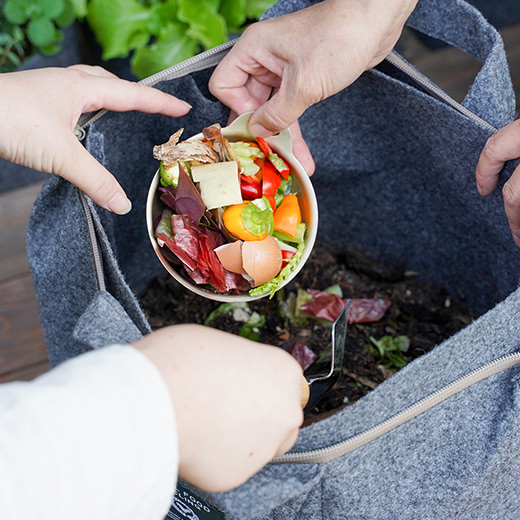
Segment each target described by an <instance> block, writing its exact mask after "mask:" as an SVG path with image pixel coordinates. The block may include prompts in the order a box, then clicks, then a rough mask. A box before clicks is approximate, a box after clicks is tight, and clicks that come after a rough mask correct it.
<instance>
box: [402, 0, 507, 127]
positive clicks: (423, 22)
mask: <svg viewBox="0 0 520 520" xmlns="http://www.w3.org/2000/svg"><path fill="white" fill-rule="evenodd" d="M407 25H408V26H409V27H411V28H413V29H415V30H417V31H419V32H421V33H424V34H426V35H428V36H431V37H432V38H436V39H438V40H441V41H443V42H445V43H447V44H449V45H452V46H454V47H457V48H458V49H460V50H462V51H465V52H467V53H468V54H470V55H472V56H473V57H475V58H476V59H477V60H479V61H481V62H483V65H482V68H481V69H480V71H479V73H478V74H477V76H476V77H475V81H474V83H473V84H472V86H471V87H470V89H469V91H468V93H467V94H466V97H465V98H464V101H463V102H462V105H463V106H464V107H466V108H467V109H468V110H470V111H471V112H473V113H474V114H476V115H477V116H479V117H481V118H482V119H484V120H485V121H487V122H488V123H490V124H491V125H493V126H495V127H496V128H499V127H502V126H504V125H506V124H507V123H509V122H510V121H511V120H512V119H513V118H514V114H515V96H514V91H513V86H512V83H511V77H510V74H509V67H508V64H507V58H506V54H505V50H504V45H503V42H502V39H501V37H500V35H499V33H498V32H497V31H496V30H495V28H494V27H492V26H491V25H490V23H489V22H487V20H486V19H485V18H484V17H483V16H482V14H481V13H480V12H479V11H478V10H477V9H475V8H474V7H473V6H471V5H469V4H468V3H466V2H464V1H463V0H419V2H418V4H417V7H416V9H415V10H414V12H413V13H412V15H411V16H410V17H409V19H408V21H407Z"/></svg>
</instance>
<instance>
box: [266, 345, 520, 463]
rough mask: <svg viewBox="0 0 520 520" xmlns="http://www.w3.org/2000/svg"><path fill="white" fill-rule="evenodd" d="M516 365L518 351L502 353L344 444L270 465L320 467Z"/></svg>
mask: <svg viewBox="0 0 520 520" xmlns="http://www.w3.org/2000/svg"><path fill="white" fill-rule="evenodd" d="M518 364H520V352H515V353H511V354H506V355H505V356H502V357H499V358H497V359H495V360H493V361H490V362H489V363H486V364H485V365H482V366H481V367H479V368H477V369H475V370H472V371H471V372H469V373H468V374H466V375H464V376H461V377H459V378H458V379H456V380H455V381H453V382H452V383H450V384H448V385H446V386H444V387H442V388H440V389H439V390H437V391H435V392H433V393H431V394H430V395H428V396H426V397H424V398H423V399H420V400H419V401H417V402H416V403H415V404H412V405H410V406H408V407H407V408H405V409H404V410H402V411H401V412H399V413H397V414H395V415H393V416H392V417H390V418H389V419H387V420H386V421H383V422H381V423H379V424H377V425H375V426H373V427H372V428H369V429H368V430H366V431H364V432H361V433H358V434H357V435H354V436H353V437H350V438H349V439H347V440H345V441H342V442H339V443H336V444H332V445H331V446H327V447H325V448H318V449H315V450H309V451H303V452H292V453H286V454H285V455H280V456H279V457H276V458H275V459H273V460H272V461H271V464H322V463H325V462H330V461H331V460H334V459H336V458H338V457H341V456H342V455H346V454H347V453H350V452H352V451H354V450H357V449H358V448H361V447H362V446H365V445H366V444H368V443H369V442H372V441H374V440H376V439H378V438H379V437H381V436H383V435H384V434H386V433H388V432H390V431H391V430H393V429H395V428H397V427H398V426H401V425H402V424H404V423H406V422H408V421H410V420H411V419H414V418H415V417H417V416H419V415H421V414H423V413H424V412H426V411H428V410H430V409H431V408H433V407H434V406H437V405H438V404H440V403H442V402H443V401H445V400H446V399H448V398H449V397H452V396H453V395H455V394H458V393H459V392H461V391H462V390H465V389H466V388H468V387H470V386H471V385H474V384H475V383H479V382H480V381H483V380H484V379H486V378H488V377H490V376H493V375H496V374H499V373H500V372H503V371H505V370H507V369H509V368H512V367H514V366H516V365H518Z"/></svg>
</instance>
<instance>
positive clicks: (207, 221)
mask: <svg viewBox="0 0 520 520" xmlns="http://www.w3.org/2000/svg"><path fill="white" fill-rule="evenodd" d="M239 119H240V118H239ZM247 119H248V118H247ZM237 126H238V127H240V121H239V122H238V124H237V123H235V125H234V127H235V128H237ZM242 127H243V125H242ZM245 128H247V120H246V127H245ZM232 129H233V125H231V126H230V127H227V128H224V129H222V128H221V127H220V125H219V124H214V125H211V126H209V127H207V128H204V130H203V132H202V134H199V135H198V136H194V137H192V138H190V139H188V140H186V141H181V140H180V139H181V135H182V129H181V130H178V131H177V132H175V133H174V134H173V135H172V136H171V137H170V139H169V140H168V142H166V143H164V144H161V145H158V146H155V147H154V149H153V155H154V157H155V158H156V159H158V160H159V161H160V165H159V170H158V172H157V173H156V176H155V177H154V181H153V182H152V185H151V187H150V192H149V197H148V203H147V206H148V208H147V210H148V213H149V214H148V218H147V220H148V230H149V234H150V238H151V240H152V243H153V245H154V248H155V250H156V253H157V254H158V256H159V258H160V260H161V262H162V263H163V265H164V266H165V267H166V268H167V270H168V271H169V272H170V274H172V276H174V277H175V278H176V279H177V280H178V281H180V282H181V283H182V284H183V285H185V286H186V287H188V288H189V289H191V290H194V291H195V292H197V293H199V294H202V295H204V296H206V297H209V298H212V299H217V300H223V301H224V300H227V299H235V298H236V297H240V298H241V299H242V300H248V299H256V298H259V297H263V296H267V295H271V296H272V295H273V294H274V293H275V292H276V291H277V290H279V289H280V288H281V287H282V286H284V285H285V284H286V283H287V282H288V281H289V280H290V279H292V278H293V277H294V275H295V274H296V273H297V272H298V271H299V270H300V269H301V267H302V266H303V263H304V262H305V261H306V259H307V258H308V256H309V254H310V250H311V249H312V246H313V243H314V239H315V235H316V226H317V204H316V201H315V195H314V191H313V189H312V185H311V184H310V181H309V179H308V177H307V175H306V174H305V172H304V171H303V168H302V167H301V165H299V163H298V162H297V161H296V159H295V158H294V156H292V153H290V152H286V156H288V157H284V156H282V155H281V154H280V153H277V151H275V149H274V148H273V147H271V146H270V144H268V143H267V142H266V141H265V140H263V139H261V138H257V139H255V138H253V137H252V136H250V135H248V132H247V131H245V132H244V131H239V132H237V133H238V134H239V135H238V136H233V135H230V134H229V132H230V131H232ZM226 131H227V134H228V135H225V134H226Z"/></svg>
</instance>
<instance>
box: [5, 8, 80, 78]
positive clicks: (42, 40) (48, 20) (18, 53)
mask: <svg viewBox="0 0 520 520" xmlns="http://www.w3.org/2000/svg"><path fill="white" fill-rule="evenodd" d="M75 2H76V0H2V1H0V9H1V11H0V71H1V72H6V71H9V70H14V69H16V68H18V67H19V66H20V65H21V64H22V63H23V62H24V61H25V60H26V59H27V58H29V57H30V56H32V55H33V54H34V53H36V52H38V53H42V54H47V55H50V54H55V53H57V52H59V51H60V50H61V42H62V40H63V32H62V29H63V28H65V27H67V26H69V25H70V24H72V23H73V22H74V20H75V19H76V6H75Z"/></svg>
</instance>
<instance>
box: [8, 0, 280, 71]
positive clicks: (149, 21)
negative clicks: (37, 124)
mask: <svg viewBox="0 0 520 520" xmlns="http://www.w3.org/2000/svg"><path fill="white" fill-rule="evenodd" d="M10 1H11V0H10ZM273 3H274V0H197V1H194V0H111V1H110V2H106V1H104V0H87V3H86V20H87V23H88V25H89V26H90V28H91V29H92V31H93V33H94V35H95V37H96V39H97V41H98V42H99V44H100V45H101V48H102V57H103V59H104V60H110V59H112V58H126V57H127V56H130V55H131V61H130V65H131V69H132V72H133V73H134V74H135V75H136V76H137V77H138V78H143V77H146V76H149V75H151V74H154V73H156V72H158V71H160V70H163V69H165V68H167V67H169V66H172V65H175V64H176V63H179V62H181V61H183V60H186V59H188V58H190V57H192V56H194V55H195V54H197V53H198V52H200V51H201V50H204V49H209V48H211V47H215V46H217V45H220V44H222V43H224V42H225V41H227V40H228V38H229V35H230V34H237V33H240V32H241V31H242V30H243V29H244V28H245V27H246V26H247V24H248V23H250V22H251V21H254V20H257V19H258V18H259V17H260V16H261V15H262V14H263V12H264V11H265V10H266V9H267V8H269V7H270V6H271V5H272V4H273Z"/></svg>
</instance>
